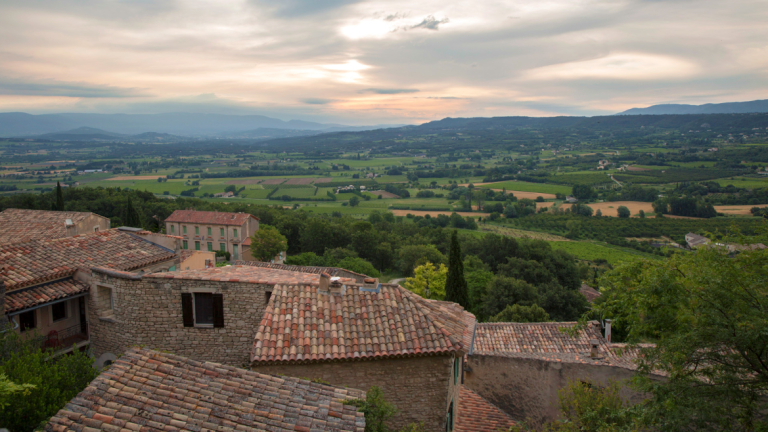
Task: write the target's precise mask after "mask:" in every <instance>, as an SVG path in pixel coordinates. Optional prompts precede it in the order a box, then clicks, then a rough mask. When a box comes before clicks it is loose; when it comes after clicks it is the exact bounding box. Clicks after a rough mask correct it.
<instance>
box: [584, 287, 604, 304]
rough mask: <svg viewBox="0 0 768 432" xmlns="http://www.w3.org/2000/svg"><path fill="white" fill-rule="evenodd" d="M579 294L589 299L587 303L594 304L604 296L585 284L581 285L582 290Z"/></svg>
mask: <svg viewBox="0 0 768 432" xmlns="http://www.w3.org/2000/svg"><path fill="white" fill-rule="evenodd" d="M579 292H580V293H581V294H582V295H583V296H584V297H586V298H587V301H588V302H590V303H592V302H594V301H595V299H596V298H598V297H600V296H601V295H602V294H600V291H598V290H596V289H594V288H592V287H591V286H589V285H587V284H585V283H583V284H581V288H579Z"/></svg>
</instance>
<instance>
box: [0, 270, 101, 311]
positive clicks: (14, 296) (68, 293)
mask: <svg viewBox="0 0 768 432" xmlns="http://www.w3.org/2000/svg"><path fill="white" fill-rule="evenodd" d="M86 291H88V285H86V284H84V283H82V282H80V281H76V280H74V279H71V278H70V279H65V280H60V281H56V282H51V283H48V284H44V285H38V286H36V287H33V288H29V289H20V290H17V291H12V292H10V293H8V294H7V295H6V297H5V313H12V312H16V311H19V310H23V309H28V308H31V307H34V306H38V305H41V304H44V303H48V302H50V301H53V300H60V299H63V298H67V297H72V296H74V295H77V294H80V293H84V292H86Z"/></svg>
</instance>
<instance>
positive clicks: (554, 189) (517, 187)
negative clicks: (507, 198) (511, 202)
mask: <svg viewBox="0 0 768 432" xmlns="http://www.w3.org/2000/svg"><path fill="white" fill-rule="evenodd" d="M609 180H610V179H609ZM479 187H483V188H490V189H502V188H505V189H507V190H508V191H520V192H539V193H548V194H557V193H561V194H570V193H571V190H572V188H571V187H569V186H563V185H553V184H548V183H528V182H522V181H503V182H497V183H488V184H484V185H481V186H479Z"/></svg>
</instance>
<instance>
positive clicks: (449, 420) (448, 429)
mask: <svg viewBox="0 0 768 432" xmlns="http://www.w3.org/2000/svg"><path fill="white" fill-rule="evenodd" d="M445 432H453V399H451V404H450V405H449V406H448V414H446V415H445Z"/></svg>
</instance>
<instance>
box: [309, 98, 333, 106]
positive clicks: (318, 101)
mask: <svg viewBox="0 0 768 432" xmlns="http://www.w3.org/2000/svg"><path fill="white" fill-rule="evenodd" d="M301 102H304V103H305V104H307V105H326V104H329V103H331V102H333V99H321V98H306V99H301Z"/></svg>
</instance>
